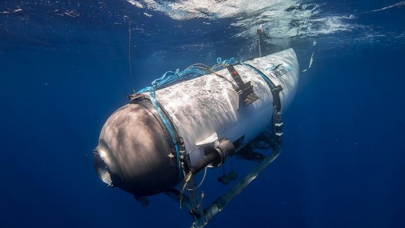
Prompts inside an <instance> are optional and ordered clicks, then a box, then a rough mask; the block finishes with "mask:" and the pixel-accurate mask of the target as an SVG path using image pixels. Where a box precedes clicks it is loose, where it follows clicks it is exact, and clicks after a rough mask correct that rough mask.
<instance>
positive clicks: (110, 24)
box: [0, 0, 405, 228]
mask: <svg viewBox="0 0 405 228" xmlns="http://www.w3.org/2000/svg"><path fill="white" fill-rule="evenodd" d="M187 2H189V3H190V2H192V4H188V3H187ZM207 2H208V1H202V0H200V1H167V2H165V1H132V0H131V1H124V0H116V1H112V0H110V1H90V0H87V1H73V0H72V1H58V2H56V1H55V2H54V1H49V2H48V1H41V0H30V1H22V0H20V1H11V0H6V1H4V0H3V1H2V2H0V227H1V228H12V227H44V228H45V227H60V228H63V227H70V228H71V227H99V228H100V227H145V228H147V227H189V226H190V224H191V222H192V220H191V217H190V216H189V215H188V213H187V211H186V210H180V209H179V207H178V204H176V203H175V202H173V201H172V200H171V199H168V198H167V197H165V196H163V195H158V196H156V197H151V198H150V201H151V202H150V205H149V206H148V207H147V208H144V209H143V208H141V206H140V205H139V203H138V202H137V201H136V200H134V199H133V197H132V196H131V195H129V194H127V193H124V192H122V191H120V190H118V189H110V188H108V187H107V186H105V184H104V183H102V182H101V181H100V180H99V179H98V178H97V176H96V175H95V173H94V170H93V160H92V159H93V158H92V150H93V149H94V148H95V146H97V143H98V136H99V133H100V130H101V128H102V126H103V124H104V122H105V120H106V119H107V118H108V116H109V115H110V114H111V113H112V112H113V111H114V110H116V109H117V108H119V107H120V106H122V105H124V104H126V103H127V100H126V98H125V96H126V95H127V94H129V93H131V91H132V88H131V79H130V74H129V63H130V65H131V67H132V74H133V83H134V85H135V89H136V90H139V89H141V88H143V87H145V86H148V85H149V83H150V82H151V81H152V80H153V79H155V78H158V77H160V76H161V75H163V73H165V72H166V71H167V70H173V71H174V70H176V69H178V68H179V69H184V68H185V67H187V66H188V65H190V64H193V63H197V62H201V63H205V64H207V65H213V64H215V63H216V58H217V57H222V58H229V57H232V56H235V57H237V58H239V59H248V58H251V57H257V55H258V53H257V42H256V35H255V32H256V29H257V28H258V26H260V25H262V29H263V32H264V36H263V39H264V40H263V53H264V54H271V53H274V52H276V51H279V50H283V49H286V48H289V47H292V48H294V49H295V50H296V52H297V56H298V60H299V62H300V67H301V69H305V68H307V67H308V65H309V60H310V57H311V55H312V53H314V58H313V64H312V66H311V68H310V69H309V70H308V71H307V72H305V73H302V74H301V78H300V81H299V86H298V91H297V94H296V96H295V98H294V100H293V102H292V104H291V106H290V107H289V108H288V109H287V110H286V112H285V113H284V116H283V119H284V123H285V125H284V126H285V127H284V147H283V153H282V154H281V156H280V157H279V158H278V159H277V160H276V161H275V162H274V163H273V164H272V165H270V167H269V168H268V169H267V170H265V171H264V172H263V173H262V174H261V175H260V176H259V177H258V178H257V179H255V180H254V181H253V182H252V184H251V185H249V186H248V187H247V188H246V189H245V190H244V191H243V192H242V193H241V194H240V195H239V196H238V197H237V198H236V199H235V200H234V201H233V202H232V203H231V204H230V205H229V206H228V207H226V208H225V209H224V210H223V211H222V212H221V213H220V214H219V215H218V216H217V217H215V218H214V219H213V221H212V222H211V223H210V224H209V225H208V227H283V228H290V227H291V228H292V227H308V228H323V227H330V228H334V227H336V228H338V227H339V228H340V227H368V228H371V227H375V228H381V227H390V228H391V227H392V228H397V227H398V228H402V227H405V217H404V216H403V215H404V214H405V118H404V116H405V100H404V98H405V77H404V76H405V64H404V63H405V23H404V21H405V2H404V1H398V0H397V1H388V0H384V1H383V0H381V1H373V2H372V3H370V1H326V0H323V1H322V0H316V1H294V0H286V1H255V3H256V4H253V3H254V2H253V1H210V3H207ZM174 3H176V4H178V5H180V6H182V7H180V8H176V7H175V5H174ZM129 30H130V31H131V33H130V35H129V32H128V31H129ZM129 47H130V50H129ZM129 51H130V57H131V58H130V61H128V53H129ZM235 166H236V168H237V164H235ZM228 169H229V167H228ZM207 175H208V176H207V179H208V181H207V182H206V183H204V185H203V189H206V190H207V194H206V195H207V196H206V199H205V201H204V203H207V204H208V203H210V202H211V200H212V199H215V197H216V196H213V194H215V193H216V192H217V191H218V192H222V191H223V188H224V187H223V186H222V185H220V184H219V183H217V182H216V181H215V180H216V178H217V174H214V173H211V174H210V173H209V172H208V174H207ZM209 194H211V195H209Z"/></svg>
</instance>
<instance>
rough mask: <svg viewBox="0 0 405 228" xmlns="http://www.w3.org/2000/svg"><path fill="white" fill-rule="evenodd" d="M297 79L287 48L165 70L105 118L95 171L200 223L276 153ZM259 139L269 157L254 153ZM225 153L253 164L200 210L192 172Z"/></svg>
mask: <svg viewBox="0 0 405 228" xmlns="http://www.w3.org/2000/svg"><path fill="white" fill-rule="evenodd" d="M298 78H299V66H298V61H297V57H296V54H295V52H294V50H293V49H287V50H284V51H281V52H278V53H275V54H271V55H267V56H264V57H259V58H255V59H252V60H249V61H245V62H244V61H235V60H228V61H218V64H217V65H215V66H213V67H207V66H204V65H200V64H197V65H192V66H191V67H190V68H187V69H186V70H184V71H182V72H180V71H177V72H168V73H166V74H165V75H164V76H163V77H161V78H159V79H157V80H155V81H153V82H152V85H151V86H149V87H147V88H144V89H142V90H140V91H139V92H138V93H136V94H132V95H130V96H128V98H129V100H130V101H129V103H128V104H127V105H125V106H123V107H121V108H119V109H118V110H116V111H115V112H114V113H113V114H112V115H111V116H110V117H109V118H108V120H107V121H106V122H105V124H104V126H103V128H102V130H101V133H100V137H99V144H98V146H97V147H96V149H95V150H94V167H95V170H96V173H97V174H98V176H99V177H100V179H101V180H102V181H103V182H105V183H106V184H107V185H108V186H110V187H118V188H120V189H122V190H124V191H126V192H128V193H130V194H132V195H134V196H135V198H136V199H138V200H139V201H141V202H143V203H144V204H145V202H147V201H145V200H146V199H147V198H146V197H147V196H152V195H156V194H159V193H165V194H166V195H168V196H169V197H171V198H173V199H175V200H177V201H179V202H180V204H184V205H185V206H186V207H187V209H188V210H189V212H190V214H191V215H192V216H193V218H194V223H193V227H203V226H204V225H205V224H207V223H208V222H209V221H210V220H211V218H212V217H213V216H214V215H215V214H217V213H218V212H219V211H221V210H222V209H223V208H224V207H225V206H226V205H227V204H228V203H229V202H230V201H231V200H232V199H233V197H235V196H236V195H237V194H238V193H239V192H240V191H242V190H243V188H244V187H246V186H247V185H248V184H249V183H250V182H251V181H252V180H253V179H254V178H255V177H256V176H257V175H259V173H260V172H261V171H263V170H264V168H266V167H267V165H269V164H270V163H271V162H272V161H273V160H274V159H275V158H276V157H277V156H278V154H279V153H280V151H281V150H280V148H281V146H282V134H283V131H282V125H283V122H282V118H281V117H282V116H281V114H282V112H283V111H284V110H285V108H286V107H287V106H288V105H289V104H290V102H291V100H292V98H293V96H294V94H295V91H296V86H297V82H298ZM258 142H262V144H260V143H258ZM263 143H264V144H265V145H267V147H265V148H269V149H272V150H273V153H272V154H270V155H267V156H265V155H263V154H262V153H259V152H257V151H255V146H257V145H259V144H260V145H263ZM261 149H263V148H261ZM232 156H235V157H238V158H240V160H251V161H256V162H257V163H258V164H257V166H256V167H255V168H253V169H252V170H251V172H250V173H248V174H247V175H246V176H245V177H243V178H241V179H239V180H236V179H237V178H236V176H232V177H231V179H233V180H235V181H238V182H237V183H236V184H235V185H234V186H233V187H232V188H231V189H230V190H229V191H228V192H227V193H226V194H225V195H223V196H220V197H218V199H217V200H216V201H215V202H213V203H212V204H210V205H209V206H207V207H206V208H205V209H204V208H202V206H201V202H200V198H201V196H200V194H199V193H198V187H201V186H197V184H196V181H195V180H194V176H195V175H196V174H198V173H200V172H201V170H204V169H206V167H219V166H221V165H222V164H224V163H226V162H227V159H228V158H229V157H232ZM238 162H239V161H238ZM186 190H187V192H188V193H187V194H186Z"/></svg>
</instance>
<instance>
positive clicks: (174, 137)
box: [139, 86, 183, 179]
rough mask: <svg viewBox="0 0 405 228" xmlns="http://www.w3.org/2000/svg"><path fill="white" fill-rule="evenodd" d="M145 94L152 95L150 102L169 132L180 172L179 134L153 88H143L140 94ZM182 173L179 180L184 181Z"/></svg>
mask: <svg viewBox="0 0 405 228" xmlns="http://www.w3.org/2000/svg"><path fill="white" fill-rule="evenodd" d="M144 92H149V94H150V100H151V102H152V104H153V106H154V107H155V109H156V111H157V113H158V114H159V117H160V119H161V120H162V122H163V124H164V125H165V127H166V129H167V131H168V132H169V134H170V136H171V138H172V141H173V144H174V148H175V150H176V156H177V166H178V168H179V170H181V164H180V147H179V142H178V141H177V134H176V130H175V129H174V126H173V125H172V123H171V121H170V120H169V119H168V118H167V116H166V115H165V114H164V113H163V111H162V109H161V108H160V105H159V102H158V101H157V100H156V96H155V89H154V88H153V87H152V86H149V87H146V88H143V89H142V90H141V91H140V92H139V93H144ZM182 173H183V172H179V175H180V176H179V178H180V179H182Z"/></svg>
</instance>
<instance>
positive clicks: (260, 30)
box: [257, 25, 262, 57]
mask: <svg viewBox="0 0 405 228" xmlns="http://www.w3.org/2000/svg"><path fill="white" fill-rule="evenodd" d="M257 36H258V40H257V42H258V43H259V57H262V47H261V44H262V26H261V25H260V26H259V28H258V29H257Z"/></svg>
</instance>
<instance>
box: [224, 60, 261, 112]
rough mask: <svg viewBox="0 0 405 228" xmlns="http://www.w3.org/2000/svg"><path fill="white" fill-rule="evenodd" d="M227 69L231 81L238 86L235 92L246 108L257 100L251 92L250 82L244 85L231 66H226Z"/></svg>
mask: <svg viewBox="0 0 405 228" xmlns="http://www.w3.org/2000/svg"><path fill="white" fill-rule="evenodd" d="M227 69H228V71H229V73H230V74H231V75H232V78H233V80H235V82H236V84H237V85H238V88H236V92H237V93H238V94H239V96H240V97H241V98H242V100H243V103H244V104H245V106H248V105H250V104H251V103H253V102H254V101H256V100H257V99H259V97H258V96H257V95H256V94H255V93H254V91H253V86H252V84H251V83H250V82H247V83H244V82H243V80H242V78H241V77H240V75H239V73H238V71H236V69H235V68H234V67H233V66H232V65H229V66H227Z"/></svg>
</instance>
